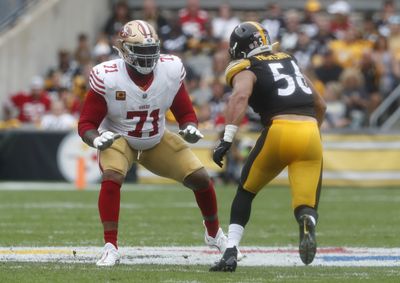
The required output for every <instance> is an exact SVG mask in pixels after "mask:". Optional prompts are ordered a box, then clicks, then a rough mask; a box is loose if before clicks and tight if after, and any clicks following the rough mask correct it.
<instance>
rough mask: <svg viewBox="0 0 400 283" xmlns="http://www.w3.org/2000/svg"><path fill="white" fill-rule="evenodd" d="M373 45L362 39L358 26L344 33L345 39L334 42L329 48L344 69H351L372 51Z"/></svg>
mask: <svg viewBox="0 0 400 283" xmlns="http://www.w3.org/2000/svg"><path fill="white" fill-rule="evenodd" d="M372 44H373V43H372V42H371V41H369V40H365V39H362V38H361V37H360V31H359V30H358V29H357V27H356V26H351V27H349V28H348V29H347V30H346V31H345V32H344V37H343V39H337V40H332V41H331V42H330V44H329V48H331V49H332V51H333V53H334V55H335V58H336V60H337V62H338V63H339V64H340V65H341V66H342V67H343V68H350V67H353V66H356V65H357V64H358V62H360V59H361V57H362V54H363V53H364V52H365V51H367V50H369V49H371V48H372Z"/></svg>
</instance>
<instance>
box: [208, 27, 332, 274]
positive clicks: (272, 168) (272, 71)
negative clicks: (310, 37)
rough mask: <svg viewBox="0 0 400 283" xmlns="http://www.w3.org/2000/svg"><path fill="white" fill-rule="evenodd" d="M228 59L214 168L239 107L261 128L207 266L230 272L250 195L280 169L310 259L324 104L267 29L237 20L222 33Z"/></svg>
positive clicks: (239, 117) (313, 249) (306, 259)
mask: <svg viewBox="0 0 400 283" xmlns="http://www.w3.org/2000/svg"><path fill="white" fill-rule="evenodd" d="M229 53H230V55H231V58H232V60H233V61H232V62H231V63H230V64H229V66H228V67H227V69H226V72H225V75H226V81H227V84H228V85H230V86H232V87H233V93H232V95H231V97H230V99H229V102H228V105H227V109H226V116H225V119H226V125H225V132H224V136H223V139H222V140H221V142H220V144H219V145H218V146H217V147H216V148H215V149H214V153H213V159H214V162H215V163H217V164H218V165H219V166H220V167H222V159H223V157H224V155H225V154H226V153H227V151H228V150H229V148H230V146H231V144H232V140H233V138H234V136H235V134H236V132H237V130H238V127H239V124H240V122H241V121H242V119H243V117H244V115H245V113H246V110H247V107H248V106H250V107H252V108H253V110H254V111H255V112H256V113H258V114H259V115H260V118H261V123H262V124H263V126H264V129H263V131H262V132H261V134H260V136H259V138H258V140H257V143H256V145H255V146H254V148H253V149H252V150H251V152H250V154H249V157H248V159H247V161H246V163H245V165H244V167H243V169H242V174H241V180H240V183H239V187H238V189H237V193H236V196H235V198H234V200H233V202H232V206H231V217H230V225H229V233H228V246H227V247H228V248H227V249H226V251H225V253H224V255H223V257H222V259H221V260H220V261H219V262H217V263H216V264H215V265H214V266H212V267H211V268H210V271H235V269H236V265H237V251H238V250H237V248H238V246H239V243H240V240H241V238H242V236H243V232H244V227H245V226H246V224H247V222H248V221H249V218H250V211H251V204H252V201H253V199H254V197H255V196H256V194H257V193H258V192H259V191H260V190H261V189H262V188H263V187H264V186H265V185H266V184H268V183H269V182H270V181H271V180H272V179H274V178H275V177H276V176H277V175H278V174H279V173H280V172H281V171H282V170H283V169H284V168H285V167H286V166H287V167H288V172H289V182H290V187H291V195H292V207H293V211H294V216H295V218H296V220H297V222H298V223H299V228H300V244H299V254H300V258H301V260H302V261H303V263H304V264H306V265H307V264H310V263H311V262H312V261H313V259H314V256H315V253H316V249H317V243H316V239H315V226H316V223H317V220H318V214H317V206H318V200H319V193H320V188H321V177H322V175H321V174H322V145H321V138H320V131H319V126H320V125H321V123H322V121H323V117H324V114H325V109H326V105H325V102H324V100H323V99H322V98H321V97H320V96H319V95H318V93H317V92H316V91H315V89H314V87H313V86H312V84H311V82H310V80H309V79H308V78H306V76H305V75H304V74H303V73H302V72H301V71H300V69H299V67H298V65H297V63H296V59H295V58H294V57H293V56H292V55H290V54H287V53H285V52H277V51H275V50H274V44H272V43H271V41H270V38H269V36H268V32H267V31H266V30H265V29H264V28H263V26H261V25H260V24H259V23H257V22H244V23H241V24H240V25H238V26H237V27H236V28H235V29H234V31H233V32H232V34H231V37H230V49H229Z"/></svg>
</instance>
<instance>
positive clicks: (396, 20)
mask: <svg viewBox="0 0 400 283" xmlns="http://www.w3.org/2000/svg"><path fill="white" fill-rule="evenodd" d="M389 30H390V36H389V37H388V45H389V50H390V52H392V53H393V54H394V56H395V58H396V59H398V58H400V15H396V16H391V17H390V18H389Z"/></svg>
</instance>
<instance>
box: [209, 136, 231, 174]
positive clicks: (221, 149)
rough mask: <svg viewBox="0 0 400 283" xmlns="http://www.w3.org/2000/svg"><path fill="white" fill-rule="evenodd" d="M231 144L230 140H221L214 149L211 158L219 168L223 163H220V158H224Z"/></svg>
mask: <svg viewBox="0 0 400 283" xmlns="http://www.w3.org/2000/svg"><path fill="white" fill-rule="evenodd" d="M231 145H232V143H231V142H227V141H224V140H221V141H220V143H219V145H218V146H217V147H216V148H215V149H214V152H213V160H214V162H215V163H216V164H217V165H218V166H219V167H221V168H222V166H223V165H224V164H223V163H222V159H223V158H224V156H225V154H226V153H227V152H228V150H229V149H230V148H231Z"/></svg>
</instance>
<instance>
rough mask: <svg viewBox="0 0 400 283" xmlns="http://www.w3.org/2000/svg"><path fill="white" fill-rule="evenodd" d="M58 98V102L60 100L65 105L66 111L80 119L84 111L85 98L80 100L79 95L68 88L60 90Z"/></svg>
mask: <svg viewBox="0 0 400 283" xmlns="http://www.w3.org/2000/svg"><path fill="white" fill-rule="evenodd" d="M74 81H75V80H74ZM85 89H86V87H85ZM58 97H59V98H58V99H56V100H59V101H61V102H62V103H63V105H64V107H65V111H66V112H67V113H68V114H71V115H73V116H75V117H79V114H80V112H81V109H82V104H83V102H82V101H83V98H82V99H80V98H79V97H78V96H77V95H75V94H74V93H73V92H71V91H70V90H69V89H67V88H62V89H60V90H59V93H58Z"/></svg>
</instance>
